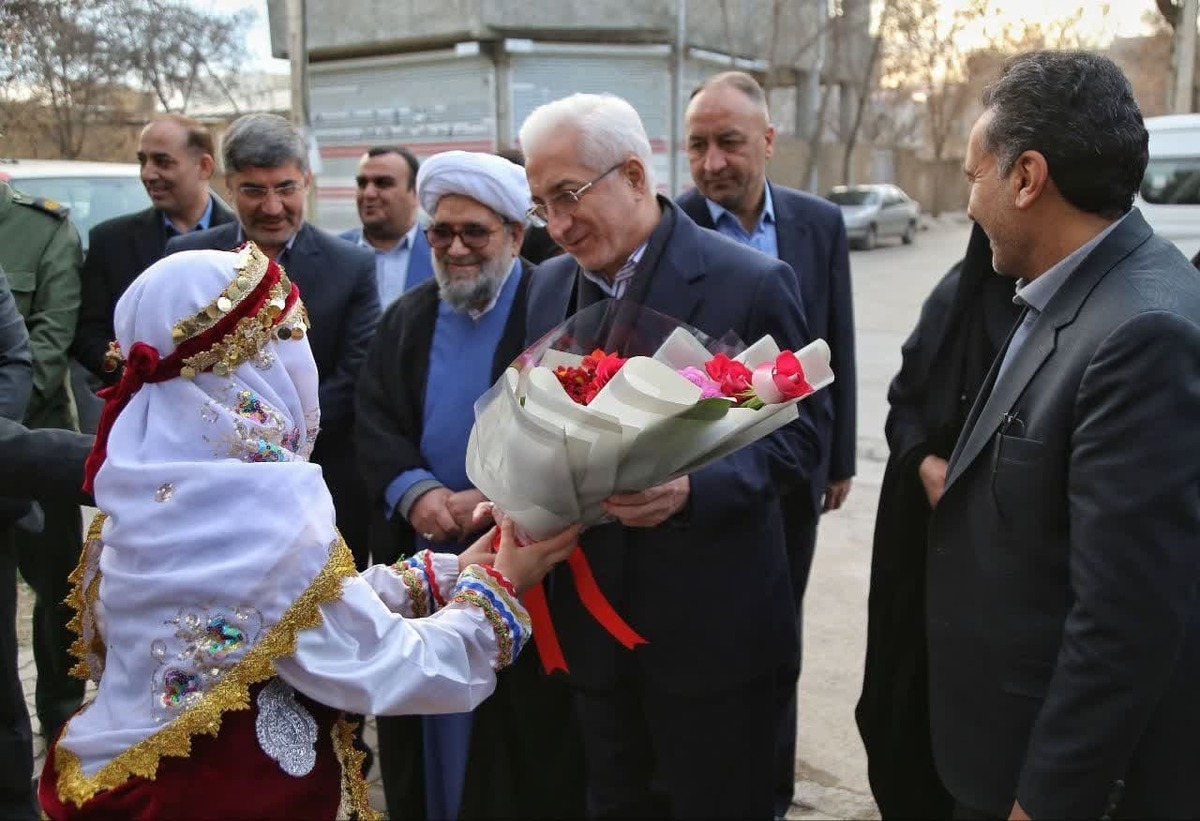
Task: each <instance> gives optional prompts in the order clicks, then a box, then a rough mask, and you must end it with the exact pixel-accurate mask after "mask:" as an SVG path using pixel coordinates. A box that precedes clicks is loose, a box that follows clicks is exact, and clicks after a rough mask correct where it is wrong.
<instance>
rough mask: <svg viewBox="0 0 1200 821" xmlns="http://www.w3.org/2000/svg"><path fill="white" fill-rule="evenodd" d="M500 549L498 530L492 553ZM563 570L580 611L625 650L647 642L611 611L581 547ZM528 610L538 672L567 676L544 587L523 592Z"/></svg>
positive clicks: (524, 602)
mask: <svg viewBox="0 0 1200 821" xmlns="http://www.w3.org/2000/svg"><path fill="white" fill-rule="evenodd" d="M499 549H500V531H499V530H497V531H496V534H495V535H494V536H493V537H492V550H499ZM567 567H569V568H571V578H572V579H574V581H575V592H576V593H578V594H579V601H580V602H581V603H582V604H583V609H584V610H587V611H588V613H590V614H591V616H592V618H594V619H595V620H596V623H597V624H599V625H600V626H601V627H603V628H604V629H605V631H606V632H607V633H608V634H609V635H610V636H612V637H613V638H614V639H616V640H617V641H618V642H620V643H621V644H622V645H623V646H624V647H625V648H626V649H627V650H632V649H633V648H634V647H637V646H638V645H639V644H647V643H648V642H647V641H646V640H645V639H644V638H642V636H641V635H639V634H638V632H637V631H636V630H634V629H633V628H632V627H630V626H629V623H628V622H626V621H625V619H623V618H621V616H620V614H619V613H617V611H616V610H615V609H613V606H612V604H611V603H610V602H609V600H608V597H607V596H605V595H604V591H602V590H601V589H600V585H598V584H596V577H595V576H594V575H593V574H592V566H591V565H590V564H588V560H587V556H585V555H584V553H583V548H581V547H578V546H577V547H576V548H575V549H574V550H573V551H571V555H570V557H569V558H568V559H567ZM521 603H522V604H524V605H525V609H526V610H528V611H529V620H530V622H532V624H533V643H534V645H536V646H537V651H538V658H540V659H541V660H542V669H543V670H545V671H546V672H547V673H553V672H554V671H555V670H562V671H563V672H564V673H569V672H570V670H569V669H568V668H567V659H566V657H565V656H564V655H563V651H562V645H561V644H559V642H558V631H557V630H555V629H554V621H553V619H551V618H550V604H549V602H547V601H546V588H545V587H544V586H543V585H542V583H541V582H538V583H537V584H535V585H534V586H533V587H531V588H529V589H528V590H526V591H525V595H524V597H523V598H522V600H521Z"/></svg>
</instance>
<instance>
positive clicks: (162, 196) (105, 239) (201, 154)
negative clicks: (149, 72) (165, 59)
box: [71, 114, 234, 384]
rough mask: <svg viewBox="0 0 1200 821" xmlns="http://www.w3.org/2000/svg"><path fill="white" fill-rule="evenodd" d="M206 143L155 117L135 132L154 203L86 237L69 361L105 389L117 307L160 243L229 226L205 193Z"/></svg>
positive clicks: (209, 147)
mask: <svg viewBox="0 0 1200 821" xmlns="http://www.w3.org/2000/svg"><path fill="white" fill-rule="evenodd" d="M214 156H215V151H214V150H213V138H212V134H211V133H209V131H208V129H207V128H206V127H205V126H204V125H203V124H202V123H199V122H197V121H195V120H192V119H190V118H188V117H183V116H181V115H179V114H162V115H160V116H158V117H155V118H154V119H153V120H151V121H150V124H149V125H147V126H146V127H145V128H144V129H142V134H141V136H140V137H139V138H138V153H137V159H138V164H139V165H141V167H142V184H143V185H144V186H146V193H147V194H149V195H150V200H151V202H152V203H153V205H151V207H149V208H147V209H146V210H145V211H138V212H137V213H135V214H126V215H124V216H121V217H114V218H113V219H110V220H105V221H104V222H102V223H100V224H99V225H97V226H95V227H94V228H92V230H91V232H90V233H89V234H88V254H87V258H86V259H85V260H84V263H83V272H82V273H81V274H80V279H81V281H82V300H81V303H80V308H79V320H78V323H77V325H76V327H75V341H74V342H73V343H72V345H71V353H72V354H73V355H74V356H75V358H76V359H77V360H79V362H80V363H81V364H82V365H83V366H84V367H86V368H87V369H88V370H89V371H91V372H92V373H94V374H95V375H96V376H97V377H99V378H100V379H102V380H103V381H104V382H106V383H108V384H112V383H114V382H116V381H117V379H118V378H119V377H120V372H119V370H117V369H116V368H113V367H112V364H111V363H112V360H109V362H110V364H109V366H108V369H106V367H105V358H104V354H105V353H106V352H107V351H108V343H109V342H110V341H111V340H112V339H114V338H115V336H114V334H113V310H114V309H115V308H116V305H117V300H118V299H120V298H121V294H123V293H125V289H126V288H128V287H129V283H131V282H133V280H134V279H136V278H137V276H138V274H140V273H141V272H142V271H144V270H146V269H147V268H149V267H150V265H151V263H154V262H157V261H158V259H159V258H160V257H162V255H163V250H164V249H165V248H166V245H167V240H169V239H170V238H171V237H174V236H178V235H179V234H186V233H189V232H191V231H203V230H205V229H207V228H212V227H215V226H218V225H224V224H226V223H229V222H233V220H234V215H233V212H232V211H230V210H229V209H228V208H226V207H225V205H224V204H223V203H222V202H220V201H219V200H218V199H217V198H216V197H214V196H213V195H212V194H211V193H210V192H209V190H208V181H209V180H210V179H211V178H212V175H213V171H214V168H215V160H214V159H213V157H214Z"/></svg>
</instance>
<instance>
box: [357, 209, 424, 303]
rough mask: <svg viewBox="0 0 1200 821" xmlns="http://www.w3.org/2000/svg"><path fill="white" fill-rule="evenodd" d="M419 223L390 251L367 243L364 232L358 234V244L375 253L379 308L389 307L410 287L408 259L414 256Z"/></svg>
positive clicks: (414, 224)
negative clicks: (414, 244) (413, 251)
mask: <svg viewBox="0 0 1200 821" xmlns="http://www.w3.org/2000/svg"><path fill="white" fill-rule="evenodd" d="M418 230H420V227H419V226H418V225H417V223H415V222H414V223H413V226H412V227H411V228H409V229H408V233H406V234H405V235H404V236H403V237H401V238H400V241H399V242H397V243H396V244H395V245H393V246H392V247H391V249H390V250H387V251H382V250H380V249H378V248H376V247H375V246H374V245H372V244H371V243H370V242H368V241H367V238H366V236H364V235H363V232H362V231H359V232H358V244H359V245H360V246H361V247H363V248H366V249H367V250H368V251H374V252H375V287H376V288H377V289H378V291H379V307H381V308H382V309H383V310H385V311H386V310H387V307H388V306H389V305H391V304H392V303H393V302H395V301H396V300H397V299H399V298H400V296H401V294H403V293H404V291H405V288H406V286H407V285H408V258H409V257H410V256H411V254H412V249H413V243H415V242H416V241H417V231H418Z"/></svg>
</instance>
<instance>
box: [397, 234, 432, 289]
mask: <svg viewBox="0 0 1200 821" xmlns="http://www.w3.org/2000/svg"><path fill="white" fill-rule="evenodd" d="M431 253H432V251H431V250H430V248H429V241H428V240H426V239H425V232H424V231H420V230H418V231H417V234H416V237H415V238H414V239H413V245H412V250H410V251H409V252H408V272H407V275H406V276H405V280H404V290H406V291H408V290H410V289H412V288H413V287H414V286H416V285H420V284H421V283H422V282H424V281H425V280H427V279H433V263H432V262H431V261H430V258H429V257H430V254H431Z"/></svg>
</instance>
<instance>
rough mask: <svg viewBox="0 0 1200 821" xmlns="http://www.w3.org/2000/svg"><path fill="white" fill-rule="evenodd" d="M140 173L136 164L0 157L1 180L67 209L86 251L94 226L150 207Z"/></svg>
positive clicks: (30, 194) (148, 197)
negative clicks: (89, 234)
mask: <svg viewBox="0 0 1200 821" xmlns="http://www.w3.org/2000/svg"><path fill="white" fill-rule="evenodd" d="M140 172H141V169H140V168H139V167H138V165H137V163H117V162H78V161H75V160H8V159H0V180H4V181H5V182H7V183H9V184H10V185H11V186H12V187H13V188H16V189H17V190H19V191H23V192H25V193H26V194H28V195H29V196H31V197H45V198H46V199H50V200H54V201H55V202H57V203H58V204H60V205H63V206H66V207H67V208H69V209H70V218H71V222H72V223H74V225H75V228H76V230H78V231H79V238H80V240H82V241H83V250H84V251H85V252H86V251H87V241H88V232H89V231H91V230H92V227H93V226H94V225H96V224H97V223H99V222H103V221H104V220H106V219H110V218H112V217H119V216H120V215H122V214H128V213H131V212H133V211H141V210H142V209H144V208H149V207H150V195H149V194H147V193H146V189H145V187H143V186H142V178H141V175H140Z"/></svg>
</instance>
